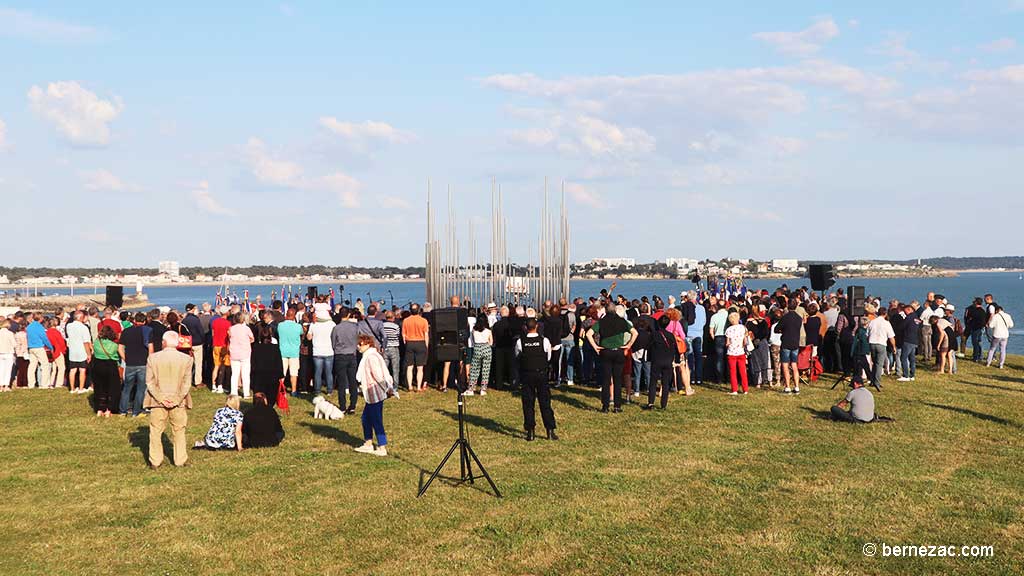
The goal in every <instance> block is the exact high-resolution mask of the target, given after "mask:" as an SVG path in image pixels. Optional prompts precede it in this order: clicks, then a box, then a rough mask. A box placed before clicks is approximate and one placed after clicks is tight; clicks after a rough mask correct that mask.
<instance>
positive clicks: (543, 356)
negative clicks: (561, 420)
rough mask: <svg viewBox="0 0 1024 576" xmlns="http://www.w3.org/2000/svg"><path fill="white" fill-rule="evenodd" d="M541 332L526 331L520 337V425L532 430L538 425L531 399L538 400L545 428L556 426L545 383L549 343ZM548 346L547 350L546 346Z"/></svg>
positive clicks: (549, 392) (549, 395)
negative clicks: (521, 389)
mask: <svg viewBox="0 0 1024 576" xmlns="http://www.w3.org/2000/svg"><path fill="white" fill-rule="evenodd" d="M545 341H546V339H545V338H544V337H543V336H541V335H540V334H527V335H525V336H523V337H522V339H521V340H520V341H519V348H520V352H519V379H520V382H521V384H522V387H523V391H522V395H523V396H522V397H523V428H524V429H525V430H526V431H528V432H532V431H533V429H534V428H535V427H536V425H537V420H536V414H535V412H534V399H535V398H536V399H537V401H539V403H540V417H541V420H543V421H544V428H545V429H547V430H554V429H555V413H554V411H552V410H551V388H550V387H549V385H548V379H547V373H548V356H549V355H550V352H549V350H550V345H548V346H547V347H546V346H545V345H544V343H545ZM545 348H547V350H545Z"/></svg>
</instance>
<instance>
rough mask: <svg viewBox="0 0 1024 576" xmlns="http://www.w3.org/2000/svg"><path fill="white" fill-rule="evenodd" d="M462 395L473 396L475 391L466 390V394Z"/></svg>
mask: <svg viewBox="0 0 1024 576" xmlns="http://www.w3.org/2000/svg"><path fill="white" fill-rule="evenodd" d="M462 395H463V396H472V395H473V391H472V390H466V391H465V392H463V393H462Z"/></svg>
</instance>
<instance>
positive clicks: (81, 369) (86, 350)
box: [67, 310, 92, 394]
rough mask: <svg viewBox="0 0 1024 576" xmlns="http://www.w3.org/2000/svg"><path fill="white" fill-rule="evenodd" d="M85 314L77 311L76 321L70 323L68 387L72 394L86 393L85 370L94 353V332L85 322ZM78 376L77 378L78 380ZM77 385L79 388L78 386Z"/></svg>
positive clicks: (68, 328)
mask: <svg viewBox="0 0 1024 576" xmlns="http://www.w3.org/2000/svg"><path fill="white" fill-rule="evenodd" d="M83 320H85V312H82V311H81V310H77V311H75V319H74V321H73V322H69V323H68V327H67V340H68V367H69V371H68V386H69V387H70V388H71V393H72V394H82V393H84V392H85V369H86V366H88V364H89V356H90V355H91V352H92V332H90V331H89V327H88V326H86V325H85V323H84V322H83ZM76 376H77V378H76ZM76 384H77V386H76Z"/></svg>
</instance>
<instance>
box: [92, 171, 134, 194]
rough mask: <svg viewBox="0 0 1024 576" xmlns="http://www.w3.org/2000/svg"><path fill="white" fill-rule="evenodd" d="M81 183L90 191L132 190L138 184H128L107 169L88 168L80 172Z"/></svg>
mask: <svg viewBox="0 0 1024 576" xmlns="http://www.w3.org/2000/svg"><path fill="white" fill-rule="evenodd" d="M80 177H81V180H82V185H83V186H84V187H85V189H86V190H89V191H90V192H134V191H137V190H139V187H138V186H135V185H133V184H129V183H127V182H125V181H124V180H122V179H121V178H119V177H118V176H116V175H114V174H113V173H111V172H110V171H109V170H102V169H100V170H90V171H88V172H82V173H81V174H80Z"/></svg>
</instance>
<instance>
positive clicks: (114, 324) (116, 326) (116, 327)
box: [97, 318, 124, 336]
mask: <svg viewBox="0 0 1024 576" xmlns="http://www.w3.org/2000/svg"><path fill="white" fill-rule="evenodd" d="M104 326H110V329H111V330H113V331H114V335H115V336H121V331H122V330H124V327H123V326H121V321H120V320H114V319H113V318H107V319H105V320H103V321H102V322H100V326H99V327H100V328H103V327H104ZM97 330H98V329H97Z"/></svg>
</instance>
